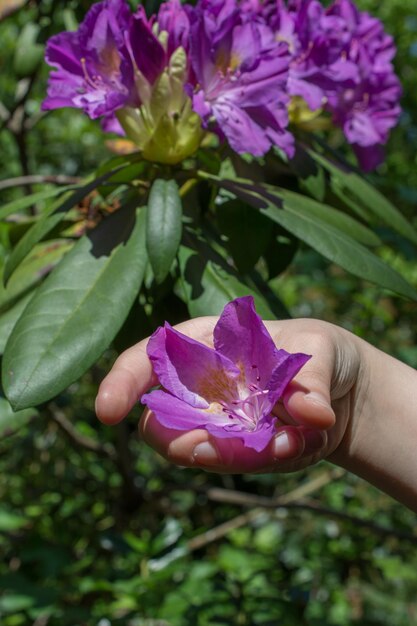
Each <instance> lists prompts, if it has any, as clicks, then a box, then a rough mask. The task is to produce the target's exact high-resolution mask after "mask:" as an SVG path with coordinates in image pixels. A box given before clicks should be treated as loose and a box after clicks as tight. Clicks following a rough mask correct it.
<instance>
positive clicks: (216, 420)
mask: <svg viewBox="0 0 417 626" xmlns="http://www.w3.org/2000/svg"><path fill="white" fill-rule="evenodd" d="M141 402H142V404H145V405H146V406H147V407H148V409H150V410H151V411H153V412H154V414H155V417H156V419H157V420H158V422H159V423H160V424H161V425H162V426H164V427H165V428H170V429H172V430H180V431H182V430H185V431H189V430H193V429H195V428H204V429H205V430H207V432H209V433H210V434H211V435H213V437H216V438H218V439H229V438H239V439H241V440H242V441H243V443H244V444H245V446H247V447H248V448H253V449H254V450H256V451H257V452H261V451H262V450H264V449H265V448H266V446H267V445H268V444H269V442H270V441H271V439H272V438H273V436H274V434H275V422H276V418H275V417H274V416H273V415H269V416H267V417H265V418H263V419H262V422H260V423H259V425H258V427H257V428H256V430H246V429H245V428H244V427H243V426H242V425H241V424H239V423H237V422H236V421H233V422H231V421H230V420H229V419H228V417H227V416H226V415H225V414H224V413H220V412H219V413H216V412H215V411H213V412H212V411H210V410H203V409H201V408H197V407H193V406H190V405H189V404H187V402H184V401H183V400H180V399H178V398H175V397H174V396H172V395H171V394H169V393H166V392H165V391H162V390H160V389H156V390H155V391H151V392H150V393H147V394H145V395H143V396H142V398H141Z"/></svg>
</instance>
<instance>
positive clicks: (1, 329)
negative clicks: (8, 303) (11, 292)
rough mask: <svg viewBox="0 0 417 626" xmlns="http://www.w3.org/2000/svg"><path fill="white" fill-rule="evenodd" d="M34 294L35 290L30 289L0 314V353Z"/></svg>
mask: <svg viewBox="0 0 417 626" xmlns="http://www.w3.org/2000/svg"><path fill="white" fill-rule="evenodd" d="M32 296H33V291H30V292H29V293H27V294H26V295H25V296H23V298H21V299H20V300H18V301H17V302H16V304H15V305H14V306H12V307H11V308H10V309H9V310H8V311H5V312H4V313H3V314H1V315H0V354H3V352H4V348H5V347H6V343H7V340H8V339H9V337H10V334H11V332H12V330H13V328H14V326H15V324H16V322H17V320H18V319H19V317H20V316H21V315H22V313H23V311H24V310H25V308H26V306H27V304H28V303H29V301H30V299H31V298H32Z"/></svg>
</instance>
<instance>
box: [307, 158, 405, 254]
mask: <svg viewBox="0 0 417 626" xmlns="http://www.w3.org/2000/svg"><path fill="white" fill-rule="evenodd" d="M310 155H311V156H312V158H313V159H315V160H316V161H317V162H318V163H320V165H322V166H323V167H324V168H325V169H326V170H327V171H328V172H329V174H330V181H331V185H332V189H333V191H334V192H335V193H336V195H340V198H341V199H342V200H344V199H347V200H348V201H349V200H350V202H349V205H350V206H351V208H355V206H356V207H358V213H359V214H362V215H363V209H365V211H367V212H368V213H370V214H371V215H375V216H376V217H378V218H379V219H380V220H382V221H383V222H384V223H385V224H387V226H390V227H391V228H393V229H394V230H395V231H396V232H398V233H399V234H400V235H402V236H403V237H405V238H406V239H409V240H410V241H412V242H413V243H417V233H416V232H415V230H414V229H413V227H412V226H411V224H410V223H409V222H408V221H407V219H406V218H405V217H404V216H403V215H402V214H401V213H400V211H399V210H398V209H397V208H396V207H395V206H394V205H393V204H392V203H391V202H390V201H389V200H388V198H387V197H386V196H384V195H383V194H382V193H381V192H380V191H378V190H377V189H375V187H373V186H372V185H370V184H369V183H368V182H367V181H366V180H365V179H364V178H362V177H361V176H359V175H358V174H356V173H355V172H352V171H348V170H346V168H343V169H341V168H339V167H338V166H337V165H336V164H335V163H332V162H331V161H329V160H328V159H326V158H325V157H324V156H323V155H321V154H317V153H316V152H314V151H312V150H311V151H310Z"/></svg>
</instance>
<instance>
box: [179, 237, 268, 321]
mask: <svg viewBox="0 0 417 626" xmlns="http://www.w3.org/2000/svg"><path fill="white" fill-rule="evenodd" d="M178 259H179V265H180V273H181V287H180V289H179V294H178V295H180V296H181V297H182V299H184V301H185V302H186V303H187V306H188V310H189V312H190V315H191V316H192V317H199V316H201V315H219V314H220V313H221V312H222V310H223V308H224V306H225V305H226V304H227V303H228V302H230V300H234V299H235V298H239V297H241V296H246V295H249V294H251V295H253V296H254V299H255V304H256V310H257V311H258V313H259V315H261V316H262V317H264V318H265V319H274V318H275V315H274V313H273V311H272V309H271V307H270V306H269V305H268V303H267V301H266V300H265V298H264V297H263V296H262V295H261V294H260V293H259V292H258V291H257V290H256V287H254V286H252V285H251V286H248V285H245V284H244V283H243V282H242V281H241V280H240V279H239V276H238V275H237V274H236V273H235V272H234V271H233V269H232V268H230V267H228V266H227V264H226V263H224V261H223V259H221V257H219V255H217V254H215V253H214V252H213V251H212V250H209V249H208V246H207V245H206V244H205V243H204V242H201V241H200V242H198V241H197V240H196V239H194V238H192V239H189V238H187V245H182V246H180V248H179V252H178Z"/></svg>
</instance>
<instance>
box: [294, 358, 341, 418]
mask: <svg viewBox="0 0 417 626" xmlns="http://www.w3.org/2000/svg"><path fill="white" fill-rule="evenodd" d="M331 378H332V369H331V367H329V366H328V367H326V366H324V367H323V368H320V369H319V368H318V367H317V366H315V367H314V366H313V364H311V365H310V367H309V368H304V369H303V370H301V372H299V374H298V375H297V377H296V378H295V379H294V380H293V381H292V382H291V383H290V384H289V385H288V387H287V388H286V390H285V392H284V397H283V401H284V406H285V409H286V410H287V413H288V414H289V415H290V417H292V418H293V419H294V420H295V421H296V422H297V423H298V424H302V425H304V426H310V427H312V428H320V429H323V430H326V429H327V428H331V427H332V426H333V425H334V424H335V421H336V416H335V413H334V411H333V409H332V406H331V400H330V385H331Z"/></svg>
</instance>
